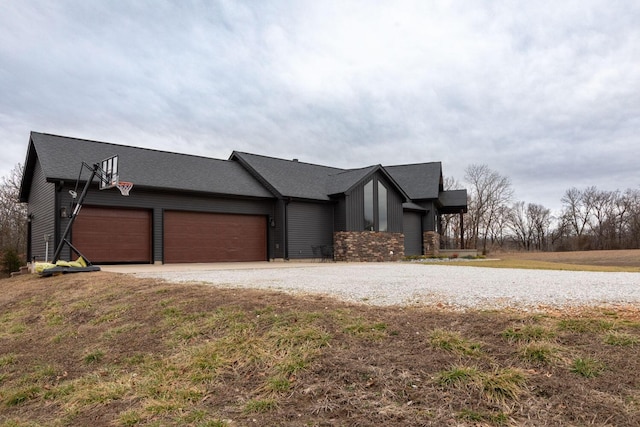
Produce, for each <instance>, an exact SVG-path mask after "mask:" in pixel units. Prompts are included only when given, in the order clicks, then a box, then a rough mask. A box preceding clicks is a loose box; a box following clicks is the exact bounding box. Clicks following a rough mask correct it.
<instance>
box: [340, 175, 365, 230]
mask: <svg viewBox="0 0 640 427" xmlns="http://www.w3.org/2000/svg"><path fill="white" fill-rule="evenodd" d="M364 184H365V183H361V184H360V185H358V186H356V187H355V188H353V189H352V190H351V191H350V192H349V194H347V197H346V198H345V201H346V203H347V206H346V217H347V218H346V219H347V220H346V224H347V227H346V230H345V231H362V230H364Z"/></svg>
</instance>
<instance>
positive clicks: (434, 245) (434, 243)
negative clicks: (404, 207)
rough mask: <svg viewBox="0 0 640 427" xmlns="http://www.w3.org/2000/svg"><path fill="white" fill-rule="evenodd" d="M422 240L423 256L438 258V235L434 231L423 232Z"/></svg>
mask: <svg viewBox="0 0 640 427" xmlns="http://www.w3.org/2000/svg"><path fill="white" fill-rule="evenodd" d="M422 239H423V240H422V243H423V245H424V255H425V256H438V254H439V253H440V234H438V233H436V232H435V231H425V232H424V233H422Z"/></svg>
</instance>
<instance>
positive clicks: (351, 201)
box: [344, 174, 403, 233]
mask: <svg viewBox="0 0 640 427" xmlns="http://www.w3.org/2000/svg"><path fill="white" fill-rule="evenodd" d="M373 179H374V183H377V181H378V180H380V181H382V183H383V184H384V185H385V187H386V188H387V215H388V218H387V231H389V232H394V233H401V232H402V221H403V219H402V198H401V196H400V194H399V193H398V192H396V191H395V190H394V187H393V186H392V185H391V184H390V183H389V182H387V180H386V179H384V178H383V177H382V176H380V174H376V175H374V176H373ZM367 182H369V179H366V180H365V181H363V182H361V183H360V184H359V185H357V186H356V187H354V188H353V189H352V190H351V192H349V193H348V194H347V196H346V198H345V209H346V215H345V217H346V221H345V224H346V227H345V229H344V231H362V230H363V229H364V185H365V184H366V183H367ZM374 188H377V184H376V185H374ZM374 200H375V202H374V206H377V203H378V197H377V194H376V196H375V197H374ZM374 212H376V213H375V215H376V218H377V208H376V209H374ZM376 223H377V219H376Z"/></svg>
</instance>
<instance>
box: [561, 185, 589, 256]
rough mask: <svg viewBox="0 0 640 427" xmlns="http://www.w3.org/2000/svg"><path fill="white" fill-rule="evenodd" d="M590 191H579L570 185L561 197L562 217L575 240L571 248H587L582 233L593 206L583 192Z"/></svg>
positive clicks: (586, 228)
mask: <svg viewBox="0 0 640 427" xmlns="http://www.w3.org/2000/svg"><path fill="white" fill-rule="evenodd" d="M592 188H595V187H592ZM591 191H592V190H590V189H587V190H585V191H580V190H578V189H577V188H575V187H572V188H570V189H569V190H567V191H566V192H565V193H564V196H562V199H561V202H562V204H563V210H562V219H563V221H564V222H565V224H566V225H567V227H568V228H569V229H570V230H571V231H572V232H573V234H574V236H575V237H576V240H577V243H576V244H575V245H574V247H573V249H587V247H586V245H587V243H586V239H585V238H584V235H585V232H586V231H587V230H588V225H589V218H590V217H591V211H592V209H593V207H592V206H591V204H590V199H589V197H585V193H590V192H591Z"/></svg>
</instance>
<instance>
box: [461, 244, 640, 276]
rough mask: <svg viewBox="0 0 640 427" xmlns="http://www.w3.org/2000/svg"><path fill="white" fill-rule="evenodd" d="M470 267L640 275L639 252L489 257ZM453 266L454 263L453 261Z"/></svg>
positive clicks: (531, 253)
mask: <svg viewBox="0 0 640 427" xmlns="http://www.w3.org/2000/svg"><path fill="white" fill-rule="evenodd" d="M487 258H488V259H487V260H485V261H483V262H477V263H469V264H468V265H472V266H474V267H492V268H527V269H538V270H570V271H605V272H620V271H628V272H634V273H637V272H640V250H638V249H631V250H620V251H588V252H514V253H504V252H499V253H492V254H490V255H489V256H488V257H487ZM455 262H457V261H455Z"/></svg>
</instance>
